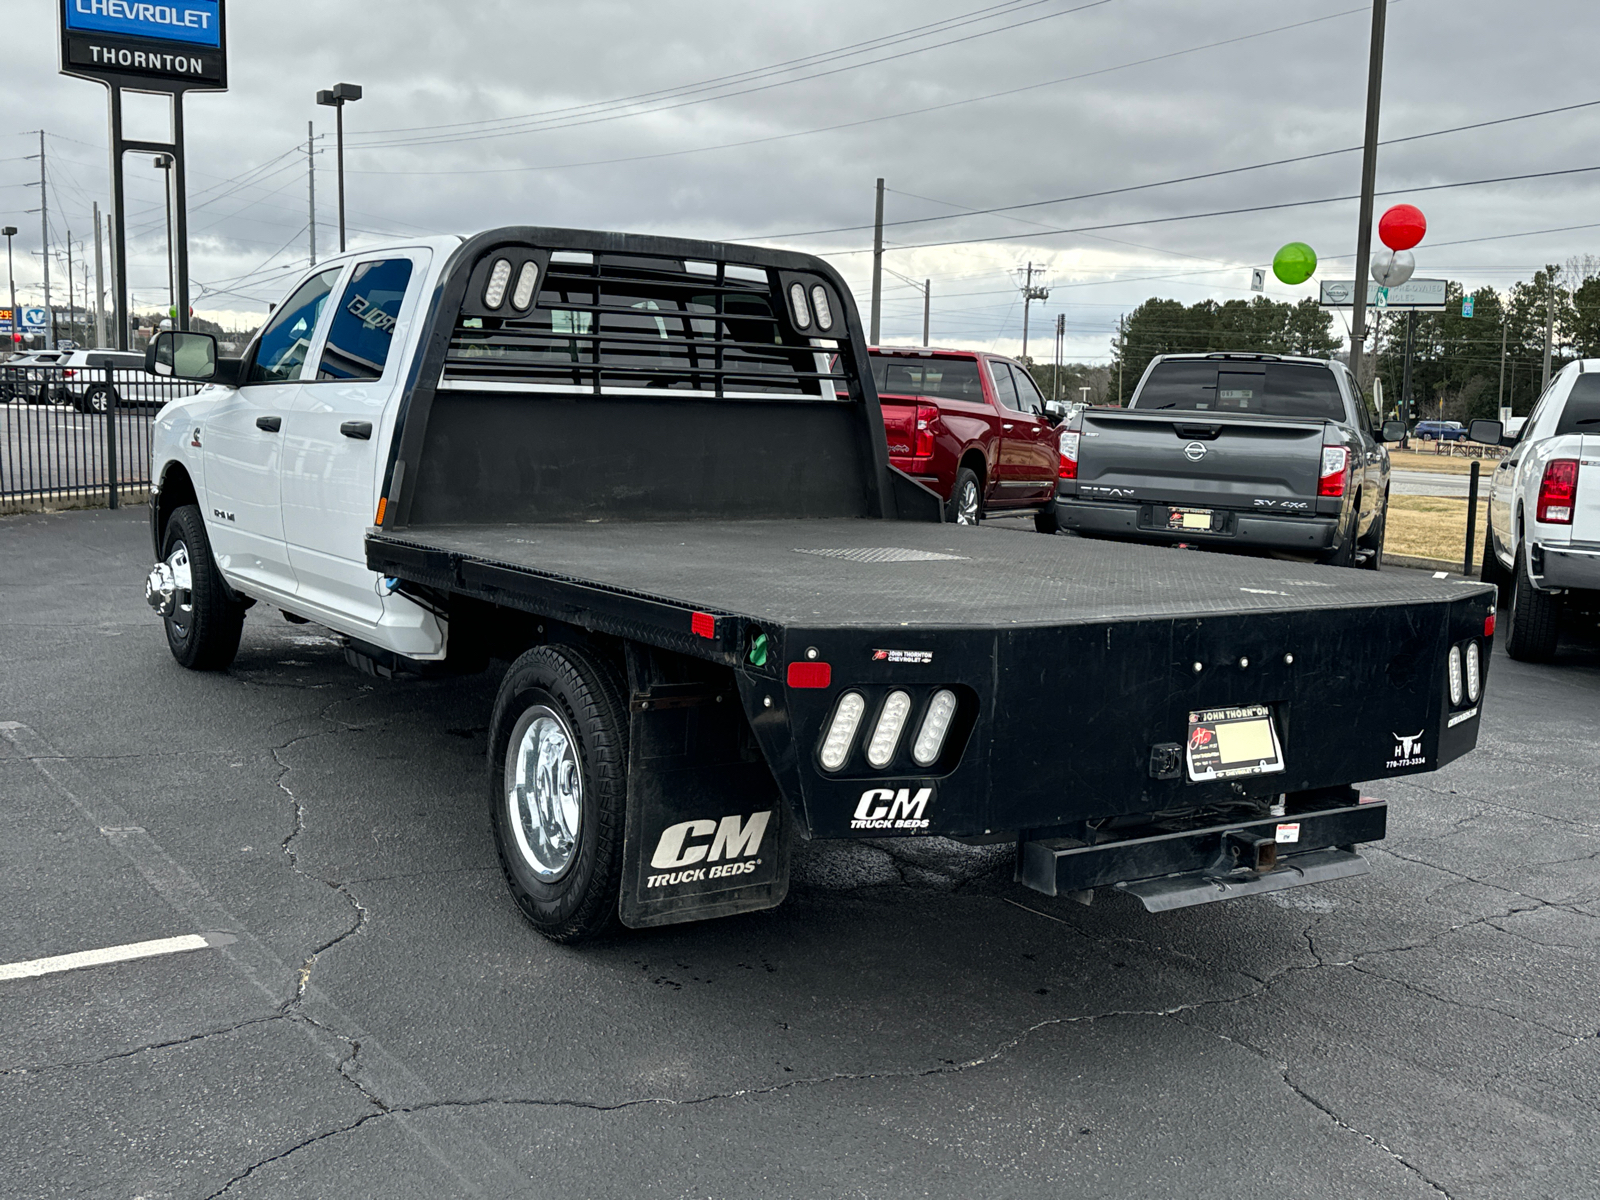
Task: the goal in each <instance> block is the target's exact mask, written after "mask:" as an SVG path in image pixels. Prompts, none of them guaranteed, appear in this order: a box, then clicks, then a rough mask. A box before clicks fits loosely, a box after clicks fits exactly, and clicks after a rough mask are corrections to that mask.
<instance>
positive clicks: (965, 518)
mask: <svg viewBox="0 0 1600 1200" xmlns="http://www.w3.org/2000/svg"><path fill="white" fill-rule="evenodd" d="M944 519H945V520H946V521H949V522H950V523H951V524H952V525H976V524H977V523H978V522H979V521H981V520H982V519H983V485H982V484H980V483H979V482H978V475H977V472H975V471H974V470H973V469H972V468H971V467H962V468H961V469H960V470H959V471H957V472H956V486H955V487H954V488H952V489H951V491H950V503H949V504H948V505H947V506H946V508H945V516H944Z"/></svg>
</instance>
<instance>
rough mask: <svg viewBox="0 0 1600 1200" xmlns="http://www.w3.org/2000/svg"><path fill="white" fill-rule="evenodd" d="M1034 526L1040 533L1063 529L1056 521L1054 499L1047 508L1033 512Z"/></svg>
mask: <svg viewBox="0 0 1600 1200" xmlns="http://www.w3.org/2000/svg"><path fill="white" fill-rule="evenodd" d="M1033 527H1034V528H1035V529H1036V530H1038V531H1039V532H1040V533H1049V534H1055V533H1059V532H1060V531H1061V526H1060V524H1059V523H1058V522H1057V521H1056V506H1055V502H1054V501H1052V502H1051V503H1050V504H1049V505H1048V506H1046V507H1045V508H1042V509H1040V510H1039V511H1038V512H1036V513H1034V514H1033Z"/></svg>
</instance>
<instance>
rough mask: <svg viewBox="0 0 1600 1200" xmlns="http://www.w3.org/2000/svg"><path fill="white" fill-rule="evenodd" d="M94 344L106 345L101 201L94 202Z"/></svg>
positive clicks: (104, 269) (104, 266) (97, 345)
mask: <svg viewBox="0 0 1600 1200" xmlns="http://www.w3.org/2000/svg"><path fill="white" fill-rule="evenodd" d="M94 344H95V346H96V347H97V348H98V347H101V346H104V345H105V344H106V263H105V257H104V255H102V254H101V252H100V201H98V200H96V201H95V202H94Z"/></svg>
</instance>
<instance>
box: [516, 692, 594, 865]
mask: <svg viewBox="0 0 1600 1200" xmlns="http://www.w3.org/2000/svg"><path fill="white" fill-rule="evenodd" d="M506 817H507V820H508V823H509V824H510V826H511V833H512V836H513V837H514V838H515V839H516V843H517V849H518V850H519V851H520V852H521V854H522V860H523V862H524V864H525V865H526V866H527V868H528V870H530V871H531V872H533V874H534V875H535V876H537V877H538V878H539V879H541V880H543V881H544V882H545V883H554V882H555V881H556V880H558V879H560V878H561V877H562V876H563V875H565V874H566V873H567V871H568V869H569V868H571V866H572V860H573V857H574V856H575V855H576V853H577V848H578V838H579V836H580V835H581V834H582V832H583V769H582V766H581V764H580V763H579V762H578V747H577V741H576V739H575V738H574V737H573V736H572V731H571V730H570V729H568V728H567V723H566V721H565V720H563V719H562V717H561V715H560V714H559V713H557V712H556V711H555V710H554V709H552V708H550V707H548V706H546V705H543V704H536V705H534V706H533V707H532V708H529V709H528V710H527V711H526V712H524V713H523V714H522V717H521V718H520V719H519V720H518V721H517V724H516V727H515V728H514V729H513V730H512V731H511V751H510V753H508V754H507V755H506Z"/></svg>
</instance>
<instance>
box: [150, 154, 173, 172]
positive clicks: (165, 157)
mask: <svg viewBox="0 0 1600 1200" xmlns="http://www.w3.org/2000/svg"><path fill="white" fill-rule="evenodd" d="M152 161H153V162H154V163H155V164H156V166H157V167H159V168H160V169H161V170H163V171H168V170H171V169H172V155H170V154H158V155H156V156H155V158H154V159H153V160H152Z"/></svg>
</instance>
